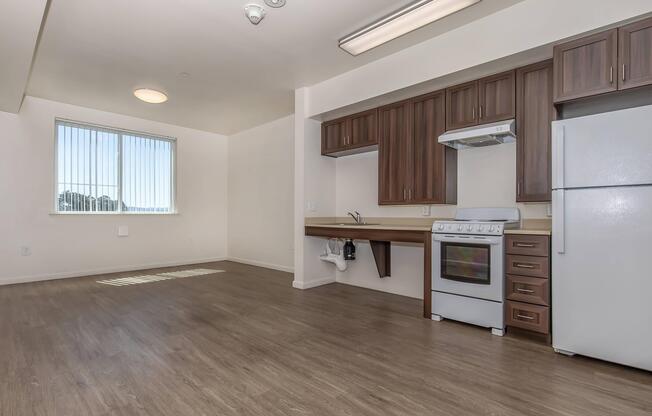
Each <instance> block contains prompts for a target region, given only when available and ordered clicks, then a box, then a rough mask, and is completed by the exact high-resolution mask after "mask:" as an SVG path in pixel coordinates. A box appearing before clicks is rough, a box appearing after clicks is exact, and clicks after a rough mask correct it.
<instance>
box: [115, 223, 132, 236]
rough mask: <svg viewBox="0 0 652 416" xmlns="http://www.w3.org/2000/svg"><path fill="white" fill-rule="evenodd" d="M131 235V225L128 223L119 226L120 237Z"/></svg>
mask: <svg viewBox="0 0 652 416" xmlns="http://www.w3.org/2000/svg"><path fill="white" fill-rule="evenodd" d="M128 236H129V227H128V226H126V225H121V226H119V227H118V237H128Z"/></svg>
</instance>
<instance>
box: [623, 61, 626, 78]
mask: <svg viewBox="0 0 652 416" xmlns="http://www.w3.org/2000/svg"><path fill="white" fill-rule="evenodd" d="M625 67H626V65H625V64H623V81H624V80H625Z"/></svg>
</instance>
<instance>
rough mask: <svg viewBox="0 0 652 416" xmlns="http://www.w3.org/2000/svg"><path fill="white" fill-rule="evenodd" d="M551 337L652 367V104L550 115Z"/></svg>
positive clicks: (575, 349)
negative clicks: (553, 117)
mask: <svg viewBox="0 0 652 416" xmlns="http://www.w3.org/2000/svg"><path fill="white" fill-rule="evenodd" d="M552 152H553V154H552V156H553V157H552V160H553V165H552V176H553V177H552V184H553V186H552V188H553V192H552V215H553V217H552V223H553V230H552V232H553V234H552V281H551V286H552V324H553V326H552V331H553V335H552V342H553V347H554V348H555V350H556V351H557V352H560V353H566V354H581V355H586V356H590V357H594V358H599V359H602V360H606V361H612V362H615V363H620V364H624V365H628V366H632V367H637V368H642V369H646V370H652V106H646V107H638V108H633V109H627V110H620V111H614V112H610V113H604V114H599V115H592V116H587V117H579V118H575V119H569V120H560V121H555V122H553V143H552Z"/></svg>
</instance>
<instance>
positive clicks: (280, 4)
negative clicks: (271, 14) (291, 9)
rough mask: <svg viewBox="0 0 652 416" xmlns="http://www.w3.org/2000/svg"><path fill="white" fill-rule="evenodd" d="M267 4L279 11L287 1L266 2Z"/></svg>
mask: <svg viewBox="0 0 652 416" xmlns="http://www.w3.org/2000/svg"><path fill="white" fill-rule="evenodd" d="M265 4H266V5H268V6H269V7H273V8H275V9H278V8H279V7H283V6H285V0H265Z"/></svg>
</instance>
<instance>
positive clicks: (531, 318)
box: [516, 313, 534, 321]
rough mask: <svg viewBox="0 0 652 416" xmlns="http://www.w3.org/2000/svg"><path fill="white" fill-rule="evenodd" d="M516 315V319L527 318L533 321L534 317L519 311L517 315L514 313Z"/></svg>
mask: <svg viewBox="0 0 652 416" xmlns="http://www.w3.org/2000/svg"><path fill="white" fill-rule="evenodd" d="M516 317H517V318H518V319H527V320H528V321H534V318H533V317H531V316H527V315H521V314H520V313H519V314H518V315H516Z"/></svg>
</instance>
